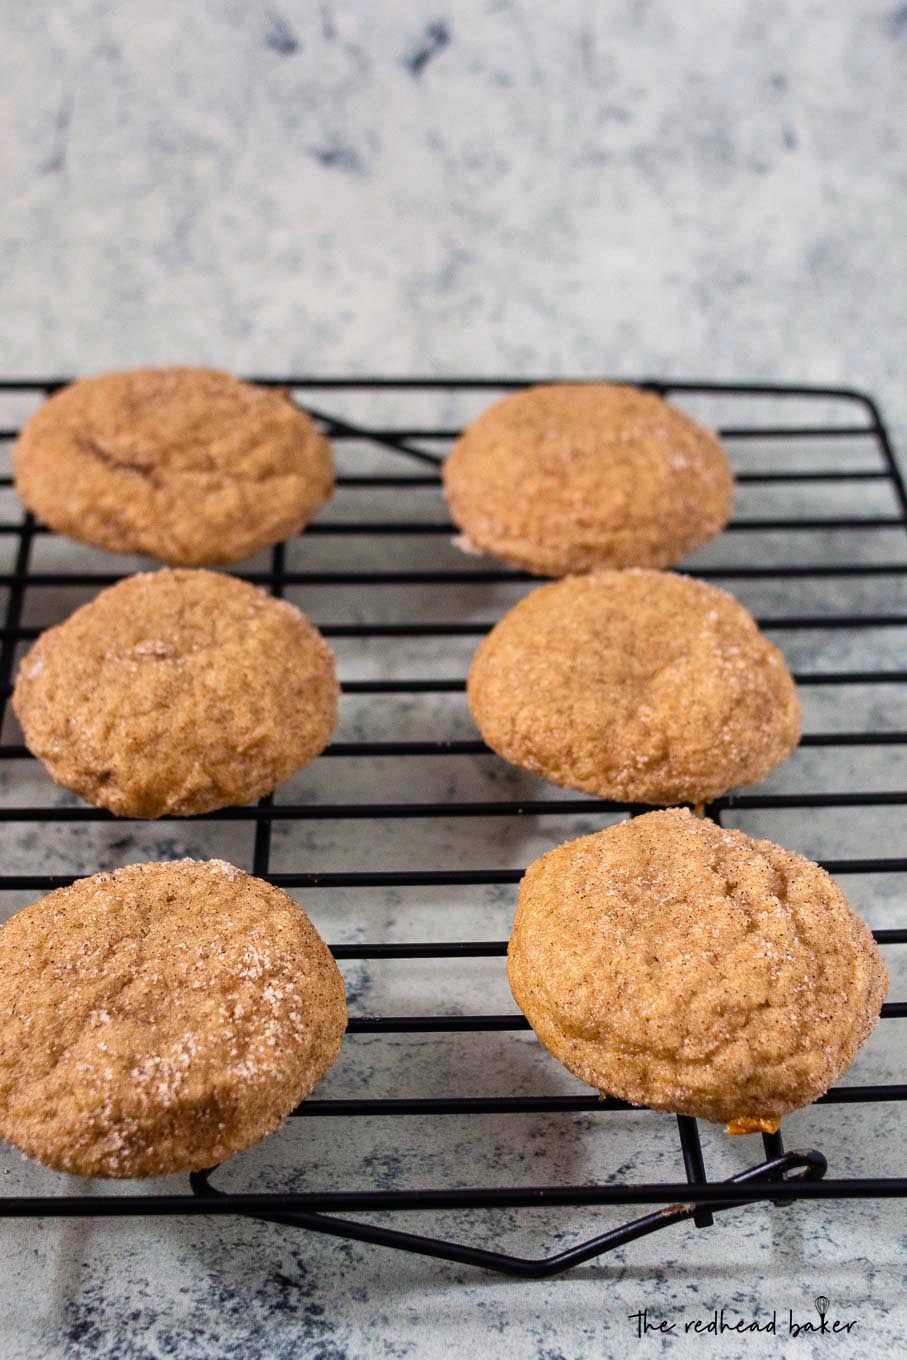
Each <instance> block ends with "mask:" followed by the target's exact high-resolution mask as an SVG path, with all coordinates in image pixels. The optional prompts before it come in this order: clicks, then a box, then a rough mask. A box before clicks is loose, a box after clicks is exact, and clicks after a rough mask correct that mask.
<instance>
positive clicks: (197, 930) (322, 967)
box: [0, 859, 346, 1177]
mask: <svg viewBox="0 0 907 1360" xmlns="http://www.w3.org/2000/svg"><path fill="white" fill-rule="evenodd" d="M0 1022H2V1023H0V1133H2V1135H3V1137H4V1138H6V1139H8V1141H9V1142H11V1143H12V1144H13V1145H14V1146H15V1147H18V1148H20V1149H21V1150H22V1151H23V1152H25V1153H27V1154H28V1156H29V1157H33V1158H35V1160H36V1161H39V1162H44V1163H45V1164H46V1165H47V1166H52V1167H55V1168H56V1169H57V1170H58V1171H70V1172H74V1173H76V1174H77V1175H80V1176H116V1177H123V1176H127V1177H128V1176H161V1175H166V1174H168V1173H170V1172H174V1171H195V1170H201V1169H202V1168H205V1167H210V1166H213V1165H214V1164H215V1163H216V1162H221V1161H223V1160H224V1159H225V1158H227V1157H231V1156H232V1155H233V1154H234V1153H235V1152H239V1151H240V1150H241V1149H242V1148H246V1147H249V1146H250V1145H251V1144H252V1143H257V1142H258V1141H259V1140H260V1139H262V1138H265V1137H266V1136H267V1135H268V1134H269V1133H273V1131H274V1130H275V1129H277V1128H279V1127H280V1125H281V1124H282V1123H283V1121H284V1119H285V1118H286V1117H287V1115H288V1114H289V1113H290V1111H291V1110H293V1109H294V1108H295V1107H296V1106H297V1105H298V1104H299V1102H300V1101H301V1100H302V1099H303V1098H304V1097H305V1096H307V1095H308V1094H309V1092H310V1091H311V1090H312V1088H313V1087H314V1086H315V1085H316V1084H317V1083H318V1082H319V1081H320V1080H321V1078H322V1077H323V1076H324V1074H325V1072H326V1071H327V1069H328V1068H329V1067H330V1065H331V1063H332V1062H333V1061H334V1059H335V1058H336V1057H337V1054H338V1052H339V1051H340V1044H341V1040H342V1038H343V1034H344V1030H345V1029H346V1001H345V997H344V990H343V982H342V980H341V977H340V973H339V972H338V970H337V965H336V964H335V963H334V960H333V958H332V957H331V954H330V951H329V950H328V948H327V945H325V943H324V941H323V940H322V939H321V937H320V935H319V934H318V932H317V931H316V929H315V927H314V926H313V925H312V923H311V921H310V920H309V918H308V917H307V916H306V914H305V912H304V911H303V910H302V908H301V907H300V906H298V905H297V903H296V902H294V901H293V899H292V898H290V897H288V896H287V894H286V893H284V892H281V890H280V889H279V888H273V887H271V886H270V884H268V883H264V882H262V880H261V879H258V878H250V877H249V875H248V874H244V873H242V872H241V871H240V870H239V869H236V868H234V867H233V865H232V864H225V863H224V862H223V861H222V860H210V861H207V862H200V861H196V860H189V859H184V860H179V861H178V862H176V863H173V864H133V865H130V866H129V868H127V869H118V870H116V872H115V873H107V874H95V875H94V876H93V877H92V878H83V879H82V880H81V881H80V882H78V883H73V884H72V886H71V887H69V888H60V889H59V890H58V891H57V892H53V893H51V894H50V896H49V897H45V898H42V900H41V901H40V902H36V903H35V904H34V905H33V906H31V907H26V908H25V910H24V911H20V912H18V913H17V915H15V916H13V917H11V919H10V920H9V921H7V922H6V924H5V925H4V926H3V927H2V928H0Z"/></svg>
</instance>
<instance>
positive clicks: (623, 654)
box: [468, 570, 800, 803]
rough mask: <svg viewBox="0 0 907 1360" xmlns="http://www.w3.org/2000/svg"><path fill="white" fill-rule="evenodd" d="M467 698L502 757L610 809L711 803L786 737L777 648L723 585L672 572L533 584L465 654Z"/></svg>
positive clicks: (791, 704)
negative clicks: (470, 655)
mask: <svg viewBox="0 0 907 1360" xmlns="http://www.w3.org/2000/svg"><path fill="white" fill-rule="evenodd" d="M468 697H469V706H470V709H471V710H472V714H473V717H474V718H475V720H476V723H477V724H478V727H479V730H480V731H481V733H482V736H483V737H484V738H485V740H486V741H487V742H488V744H489V746H491V747H493V749H494V750H495V751H497V752H498V754H499V755H502V756H503V757H504V758H505V759H506V760H509V761H510V762H511V763H512V764H514V765H520V766H522V767H523V768H524V769H527V770H531V771H532V773H533V774H538V775H542V776H543V777H544V778H545V779H550V780H551V781H552V783H554V784H562V785H564V786H565V787H566V788H572V789H582V790H584V791H586V792H588V793H596V794H599V795H600V796H601V797H603V798H612V799H615V800H617V801H618V802H624V803H637V802H639V803H679V802H691V803H698V802H705V801H707V800H708V799H711V798H716V797H717V796H718V795H719V794H722V793H726V792H727V790H728V789H732V788H735V787H737V786H739V785H741V784H750V783H753V782H754V781H756V780H758V779H763V778H764V777H765V775H767V774H768V773H769V771H770V770H773V769H774V768H775V766H776V765H778V764H780V763H781V761H782V760H784V759H785V758H786V757H787V756H788V755H790V753H791V751H792V750H793V749H794V747H795V746H796V744H797V741H798V739H799V734H800V704H799V701H798V699H797V693H796V689H795V687H794V682H793V680H792V679H791V676H790V673H789V672H788V669H787V667H786V665H785V664H784V658H783V657H782V655H781V653H780V652H779V651H778V649H777V647H775V646H773V645H772V643H770V642H769V641H768V639H767V638H766V637H765V636H764V635H763V634H762V633H761V632H760V631H759V629H758V628H757V626H756V624H755V622H754V620H753V618H752V616H751V615H750V614H749V613H748V611H747V610H746V609H744V607H743V605H741V604H738V602H737V601H736V600H735V599H734V598H733V596H731V595H729V594H728V593H727V591H724V590H719V589H718V588H717V587H715V586H711V585H706V584H705V583H704V582H702V581H695V580H692V579H691V578H690V577H688V576H679V575H675V574H674V573H673V572H661V571H644V570H631V571H602V572H594V573H592V574H591V575H588V576H572V577H568V578H566V579H565V580H562V581H553V582H551V583H550V584H549V585H545V586H540V587H539V588H538V589H537V590H534V591H532V593H531V594H529V595H527V596H526V597H525V598H524V599H523V600H521V601H520V603H519V604H517V605H516V606H515V607H514V608H513V609H511V610H510V612H509V613H508V614H506V615H505V616H504V618H503V619H501V621H500V623H498V624H497V625H496V626H495V627H494V628H493V629H492V631H491V633H490V634H489V635H488V637H487V638H485V639H484V641H483V642H482V644H481V646H480V647H479V648H478V650H477V652H476V655H475V658H474V660H473V663H472V667H471V669H470V672H469V683H468Z"/></svg>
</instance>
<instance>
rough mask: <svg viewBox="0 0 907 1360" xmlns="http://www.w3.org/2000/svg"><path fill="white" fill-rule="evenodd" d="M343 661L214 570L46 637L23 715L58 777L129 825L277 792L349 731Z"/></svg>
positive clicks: (108, 606) (101, 602) (151, 583)
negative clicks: (342, 709) (340, 712)
mask: <svg viewBox="0 0 907 1360" xmlns="http://www.w3.org/2000/svg"><path fill="white" fill-rule="evenodd" d="M338 693H339V688H338V685H337V679H336V676H335V673H334V658H333V655H332V653H331V651H330V649H329V648H328V646H327V644H326V643H325V641H324V639H323V638H322V637H321V634H320V633H319V632H318V630H317V629H316V628H314V627H313V626H312V624H311V623H309V621H308V619H306V617H305V616H304V615H303V614H301V613H300V612H299V610H298V609H296V608H295V606H294V605H292V604H289V603H288V602H287V601H286V600H275V599H272V598H271V596H269V595H266V594H265V592H264V591H263V590H259V589H258V587H257V586H252V585H249V584H247V582H245V581H240V580H237V578H236V577H232V576H222V575H220V574H219V573H217V572H212V571H200V570H196V571H188V570H185V569H178V570H170V569H167V568H165V569H163V570H161V571H157V572H144V573H141V574H140V575H138V576H129V577H127V578H126V579H125V580H123V581H119V582H118V583H117V584H116V585H115V586H111V587H110V588H109V589H108V590H104V591H102V592H101V594H100V595H98V596H97V597H96V598H95V599H94V600H92V601H91V603H90V604H86V605H83V607H82V608H81V609H77V610H76V612H75V613H74V614H72V615H71V616H70V617H69V618H68V619H67V620H66V621H65V623H61V624H59V625H58V626H57V627H56V628H50V629H48V631H47V632H45V633H42V634H41V636H40V637H39V638H38V641H37V642H36V643H35V645H34V647H33V648H32V649H31V651H30V652H29V653H28V654H27V656H26V657H25V659H24V660H23V662H22V664H21V666H20V668H19V674H18V678H17V680H16V687H15V690H14V691H13V707H14V709H15V711H16V716H17V717H18V719H19V722H20V723H21V725H22V731H23V733H24V735H25V741H26V744H27V745H28V748H29V750H30V751H32V752H33V753H34V755H36V756H38V757H39V759H40V760H43V762H44V764H45V765H46V766H47V769H48V771H49V772H50V775H51V777H52V778H53V779H54V780H55V781H56V782H57V783H58V784H62V785H63V787H64V788H67V789H72V790H73V791H74V792H75V793H78V794H79V795H80V796H81V797H82V798H84V799H86V800H87V801H88V802H89V803H96V804H97V805H98V806H99V807H104V808H108V809H109V811H111V812H113V813H116V814H117V816H120V817H143V818H154V817H162V816H163V815H164V814H165V813H170V814H175V815H176V816H180V817H189V816H192V815H193V814H194V813H199V812H211V811H212V810H213V809H215V808H220V807H226V806H227V805H228V804H231V803H248V802H251V801H252V800H253V799H255V798H260V797H261V796H262V795H263V794H265V793H269V792H270V791H271V790H272V789H273V788H274V787H275V786H276V785H277V784H279V783H280V782H281V781H282V780H284V779H287V778H288V777H289V775H291V774H292V773H293V772H294V771H295V770H301V769H302V767H303V766H304V765H307V764H308V763H309V761H310V760H313V759H314V757H315V756H317V755H318V753H319V752H320V751H322V750H323V749H324V747H325V746H326V745H327V743H328V741H329V740H330V736H331V733H332V732H333V730H334V727H335V725H336V722H337V696H338Z"/></svg>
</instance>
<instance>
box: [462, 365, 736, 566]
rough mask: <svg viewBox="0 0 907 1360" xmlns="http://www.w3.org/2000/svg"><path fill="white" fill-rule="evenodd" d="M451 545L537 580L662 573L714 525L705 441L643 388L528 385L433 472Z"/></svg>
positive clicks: (724, 474)
mask: <svg viewBox="0 0 907 1360" xmlns="http://www.w3.org/2000/svg"><path fill="white" fill-rule="evenodd" d="M443 475H444V488H445V492H446V495H447V501H448V504H449V506H450V513H451V516H452V518H453V520H454V521H455V523H456V524H457V525H458V526H459V527H460V529H462V531H463V535H464V539H463V540H462V542H461V546H463V547H465V548H467V549H469V548H480V549H482V550H483V551H484V552H487V553H491V555H492V556H493V557H498V558H501V559H502V560H503V561H504V562H510V563H512V564H513V565H515V566H517V567H523V568H525V569H526V570H527V571H531V572H534V573H536V575H541V576H566V575H567V574H569V573H573V572H584V571H592V570H594V569H595V568H598V567H634V566H635V567H667V566H671V565H673V563H675V562H679V561H680V559H681V557H683V556H684V554H685V553H689V552H692V551H693V549H694V548H698V547H700V546H701V544H703V543H707V542H708V540H709V539H710V538H714V537H715V535H716V534H718V533H720V531H721V530H722V529H723V528H724V526H725V524H726V523H727V521H728V519H729V518H730V515H731V509H732V506H733V497H734V483H733V476H732V473H731V468H730V464H729V463H728V460H727V457H726V455H725V453H724V450H723V449H722V447H721V444H720V443H719V441H718V439H717V437H716V436H715V435H714V434H713V433H712V432H711V431H710V430H707V429H705V427H704V426H702V425H699V424H697V422H696V421H695V420H692V419H691V418H690V417H689V416H687V415H684V414H683V412H681V411H678V410H676V409H675V408H674V407H672V406H669V405H668V403H667V402H665V401H663V400H662V399H661V397H656V396H654V395H653V394H652V393H651V392H641V391H639V390H638V389H637V388H633V387H619V386H614V385H611V384H605V383H589V384H581V385H580V384H574V385H570V384H561V385H558V386H554V387H532V388H528V389H526V390H524V391H521V392H516V393H514V394H512V395H511V396H508V397H504V398H503V400H501V401H498V402H496V403H495V405H494V406H492V407H490V408H489V409H488V410H487V411H485V412H483V414H482V415H480V416H479V418H478V420H475V421H474V422H473V423H472V424H471V425H470V426H469V428H468V429H467V430H466V432H465V433H464V434H463V436H462V438H461V439H460V440H459V441H458V442H457V444H455V445H454V448H453V450H452V452H451V454H450V457H449V458H448V459H447V462H446V463H445V465H444V469H443Z"/></svg>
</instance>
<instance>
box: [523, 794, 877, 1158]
mask: <svg viewBox="0 0 907 1360" xmlns="http://www.w3.org/2000/svg"><path fill="white" fill-rule="evenodd" d="M508 974H509V978H510V986H511V989H512V991H513V995H514V997H515V998H516V1002H517V1005H518V1006H519V1007H520V1009H521V1010H522V1011H524V1013H525V1014H526V1016H527V1018H528V1020H529V1022H530V1024H531V1025H532V1028H533V1029H534V1030H535V1033H536V1034H537V1036H538V1038H539V1039H540V1040H541V1041H542V1043H543V1044H544V1045H545V1047H546V1048H547V1049H549V1050H550V1052H551V1053H553V1054H554V1056H555V1057H556V1058H558V1059H559V1060H560V1061H561V1062H562V1063H563V1064H564V1065H565V1067H567V1068H569V1069H570V1071H571V1072H573V1073H574V1074H575V1075H576V1076H578V1077H580V1078H581V1079H582V1080H583V1081H587V1082H589V1083H590V1085H592V1086H595V1087H597V1088H598V1089H599V1090H600V1091H602V1092H603V1093H605V1094H608V1095H612V1096H617V1097H618V1098H620V1099H623V1100H627V1101H630V1102H631V1103H632V1104H634V1105H648V1106H651V1107H652V1108H654V1109H659V1110H672V1111H675V1112H677V1113H678V1114H687V1115H697V1116H700V1117H701V1118H703V1119H711V1120H714V1121H715V1122H716V1123H727V1124H728V1125H730V1126H731V1127H730V1131H731V1132H735V1133H742V1132H749V1131H750V1130H753V1129H756V1128H762V1129H765V1130H772V1129H774V1128H776V1127H777V1123H778V1121H779V1120H780V1118H781V1116H782V1115H783V1114H786V1113H787V1112H788V1111H789V1110H793V1109H796V1108H798V1107H799V1106H801V1105H808V1104H809V1103H810V1101H813V1100H815V1099H816V1098H817V1097H818V1096H820V1095H821V1094H822V1093H823V1092H824V1091H826V1090H827V1089H828V1087H829V1086H831V1084H832V1083H833V1082H834V1081H836V1080H837V1079H838V1078H839V1077H840V1076H841V1075H842V1073H844V1072H845V1071H846V1070H847V1068H848V1067H849V1066H850V1064H851V1062H852V1061H853V1057H854V1054H855V1053H856V1051H857V1049H858V1048H859V1047H860V1045H861V1044H862V1043H864V1042H865V1040H866V1039H867V1038H868V1037H869V1035H870V1033H871V1032H872V1029H873V1027H874V1026H875V1023H876V1020H877V1019H878V1016H879V1009H880V1007H881V1004H882V1000H883V998H884V996H885V992H886V990H887V986H888V976H887V973H886V971H885V966H884V964H883V963H882V960H881V958H880V957H879V952H878V949H877V948H876V945H875V942H874V940H873V938H872V935H871V933H870V931H869V930H868V928H867V927H866V925H865V924H864V923H863V922H862V921H861V920H860V918H859V917H858V916H857V915H856V914H855V913H854V912H853V911H852V909H851V907H850V905H849V904H848V902H847V899H846V898H845V896H844V894H843V893H842V891H841V889H840V888H839V887H838V885H837V884H836V883H835V882H834V880H833V879H831V878H829V876H828V874H826V873H825V871H824V870H823V869H820V868H819V867H818V865H816V864H812V863H811V862H810V861H809V860H806V859H803V858H802V857H801V856H800V855H795V854H793V853H792V852H791V851H789V850H783V849H782V848H781V847H780V846H778V845H774V844H772V842H771V841H756V840H752V839H751V838H750V837H749V836H745V835H744V834H743V833H742V832H739V831H725V830H722V828H721V827H719V826H716V825H715V823H714V822H711V821H708V820H700V819H699V818H696V817H694V816H693V815H692V814H691V813H689V812H687V811H684V810H681V809H677V808H673V809H671V810H669V811H666V812H651V813H648V814H647V815H646V816H644V817H638V818H636V819H634V820H633V821H629V822H623V823H621V824H620V825H618V826H612V827H609V828H608V830H607V831H601V832H599V833H598V834H597V835H594V836H584V837H582V839H580V840H577V841H572V842H570V843H569V844H567V845H562V846H560V847H559V849H557V850H552V851H551V852H550V853H549V854H547V855H544V856H543V857H542V858H541V859H538V860H536V862H535V863H534V864H532V865H530V867H529V868H528V869H527V871H526V874H525V876H524V878H523V881H522V884H521V887H520V896H519V905H518V907H517V913H516V920H515V922H514V928H513V934H512V936H511V939H510V948H509V954H508Z"/></svg>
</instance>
